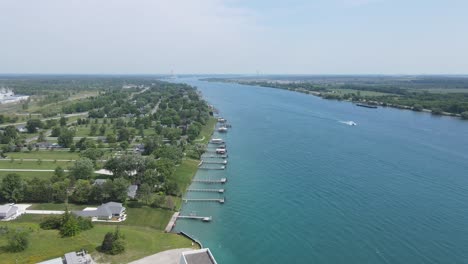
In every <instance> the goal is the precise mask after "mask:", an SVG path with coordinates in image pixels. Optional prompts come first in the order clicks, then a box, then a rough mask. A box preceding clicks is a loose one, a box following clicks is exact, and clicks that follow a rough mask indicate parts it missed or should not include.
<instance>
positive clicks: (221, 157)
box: [202, 155, 228, 159]
mask: <svg viewBox="0 0 468 264" xmlns="http://www.w3.org/2000/svg"><path fill="white" fill-rule="evenodd" d="M227 157H228V156H227V155H202V158H215V159H225V158H227Z"/></svg>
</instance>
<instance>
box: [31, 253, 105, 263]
mask: <svg viewBox="0 0 468 264" xmlns="http://www.w3.org/2000/svg"><path fill="white" fill-rule="evenodd" d="M95 263H96V262H94V260H93V258H92V257H91V255H89V254H88V252H86V251H85V250H82V251H78V252H69V253H66V254H65V255H64V256H63V257H61V258H54V259H50V260H46V261H43V262H39V263H37V264H95Z"/></svg>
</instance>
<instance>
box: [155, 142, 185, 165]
mask: <svg viewBox="0 0 468 264" xmlns="http://www.w3.org/2000/svg"><path fill="white" fill-rule="evenodd" d="M153 154H154V156H155V157H156V158H165V159H169V160H172V161H174V163H176V164H178V163H180V161H181V160H182V157H183V153H182V150H181V149H179V148H178V147H176V146H172V145H169V146H168V145H163V146H161V147H160V148H158V149H156V151H154V152H153Z"/></svg>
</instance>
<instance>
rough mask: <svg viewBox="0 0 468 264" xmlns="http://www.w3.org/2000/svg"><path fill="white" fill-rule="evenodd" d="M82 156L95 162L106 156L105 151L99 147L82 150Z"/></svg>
mask: <svg viewBox="0 0 468 264" xmlns="http://www.w3.org/2000/svg"><path fill="white" fill-rule="evenodd" d="M80 156H81V157H83V158H88V159H90V160H92V161H93V162H96V161H97V160H98V159H100V158H102V156H104V151H102V150H100V149H97V148H89V149H86V150H84V151H82V152H80Z"/></svg>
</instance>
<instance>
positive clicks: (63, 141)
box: [57, 128, 75, 148]
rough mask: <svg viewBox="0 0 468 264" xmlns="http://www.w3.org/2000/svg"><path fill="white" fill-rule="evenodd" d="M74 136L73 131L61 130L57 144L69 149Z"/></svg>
mask: <svg viewBox="0 0 468 264" xmlns="http://www.w3.org/2000/svg"><path fill="white" fill-rule="evenodd" d="M74 136H75V131H73V130H69V129H67V128H62V129H61V130H60V135H59V137H58V138H57V142H58V144H59V145H60V146H62V147H64V148H69V147H70V146H71V145H72V144H73V137H74Z"/></svg>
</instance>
